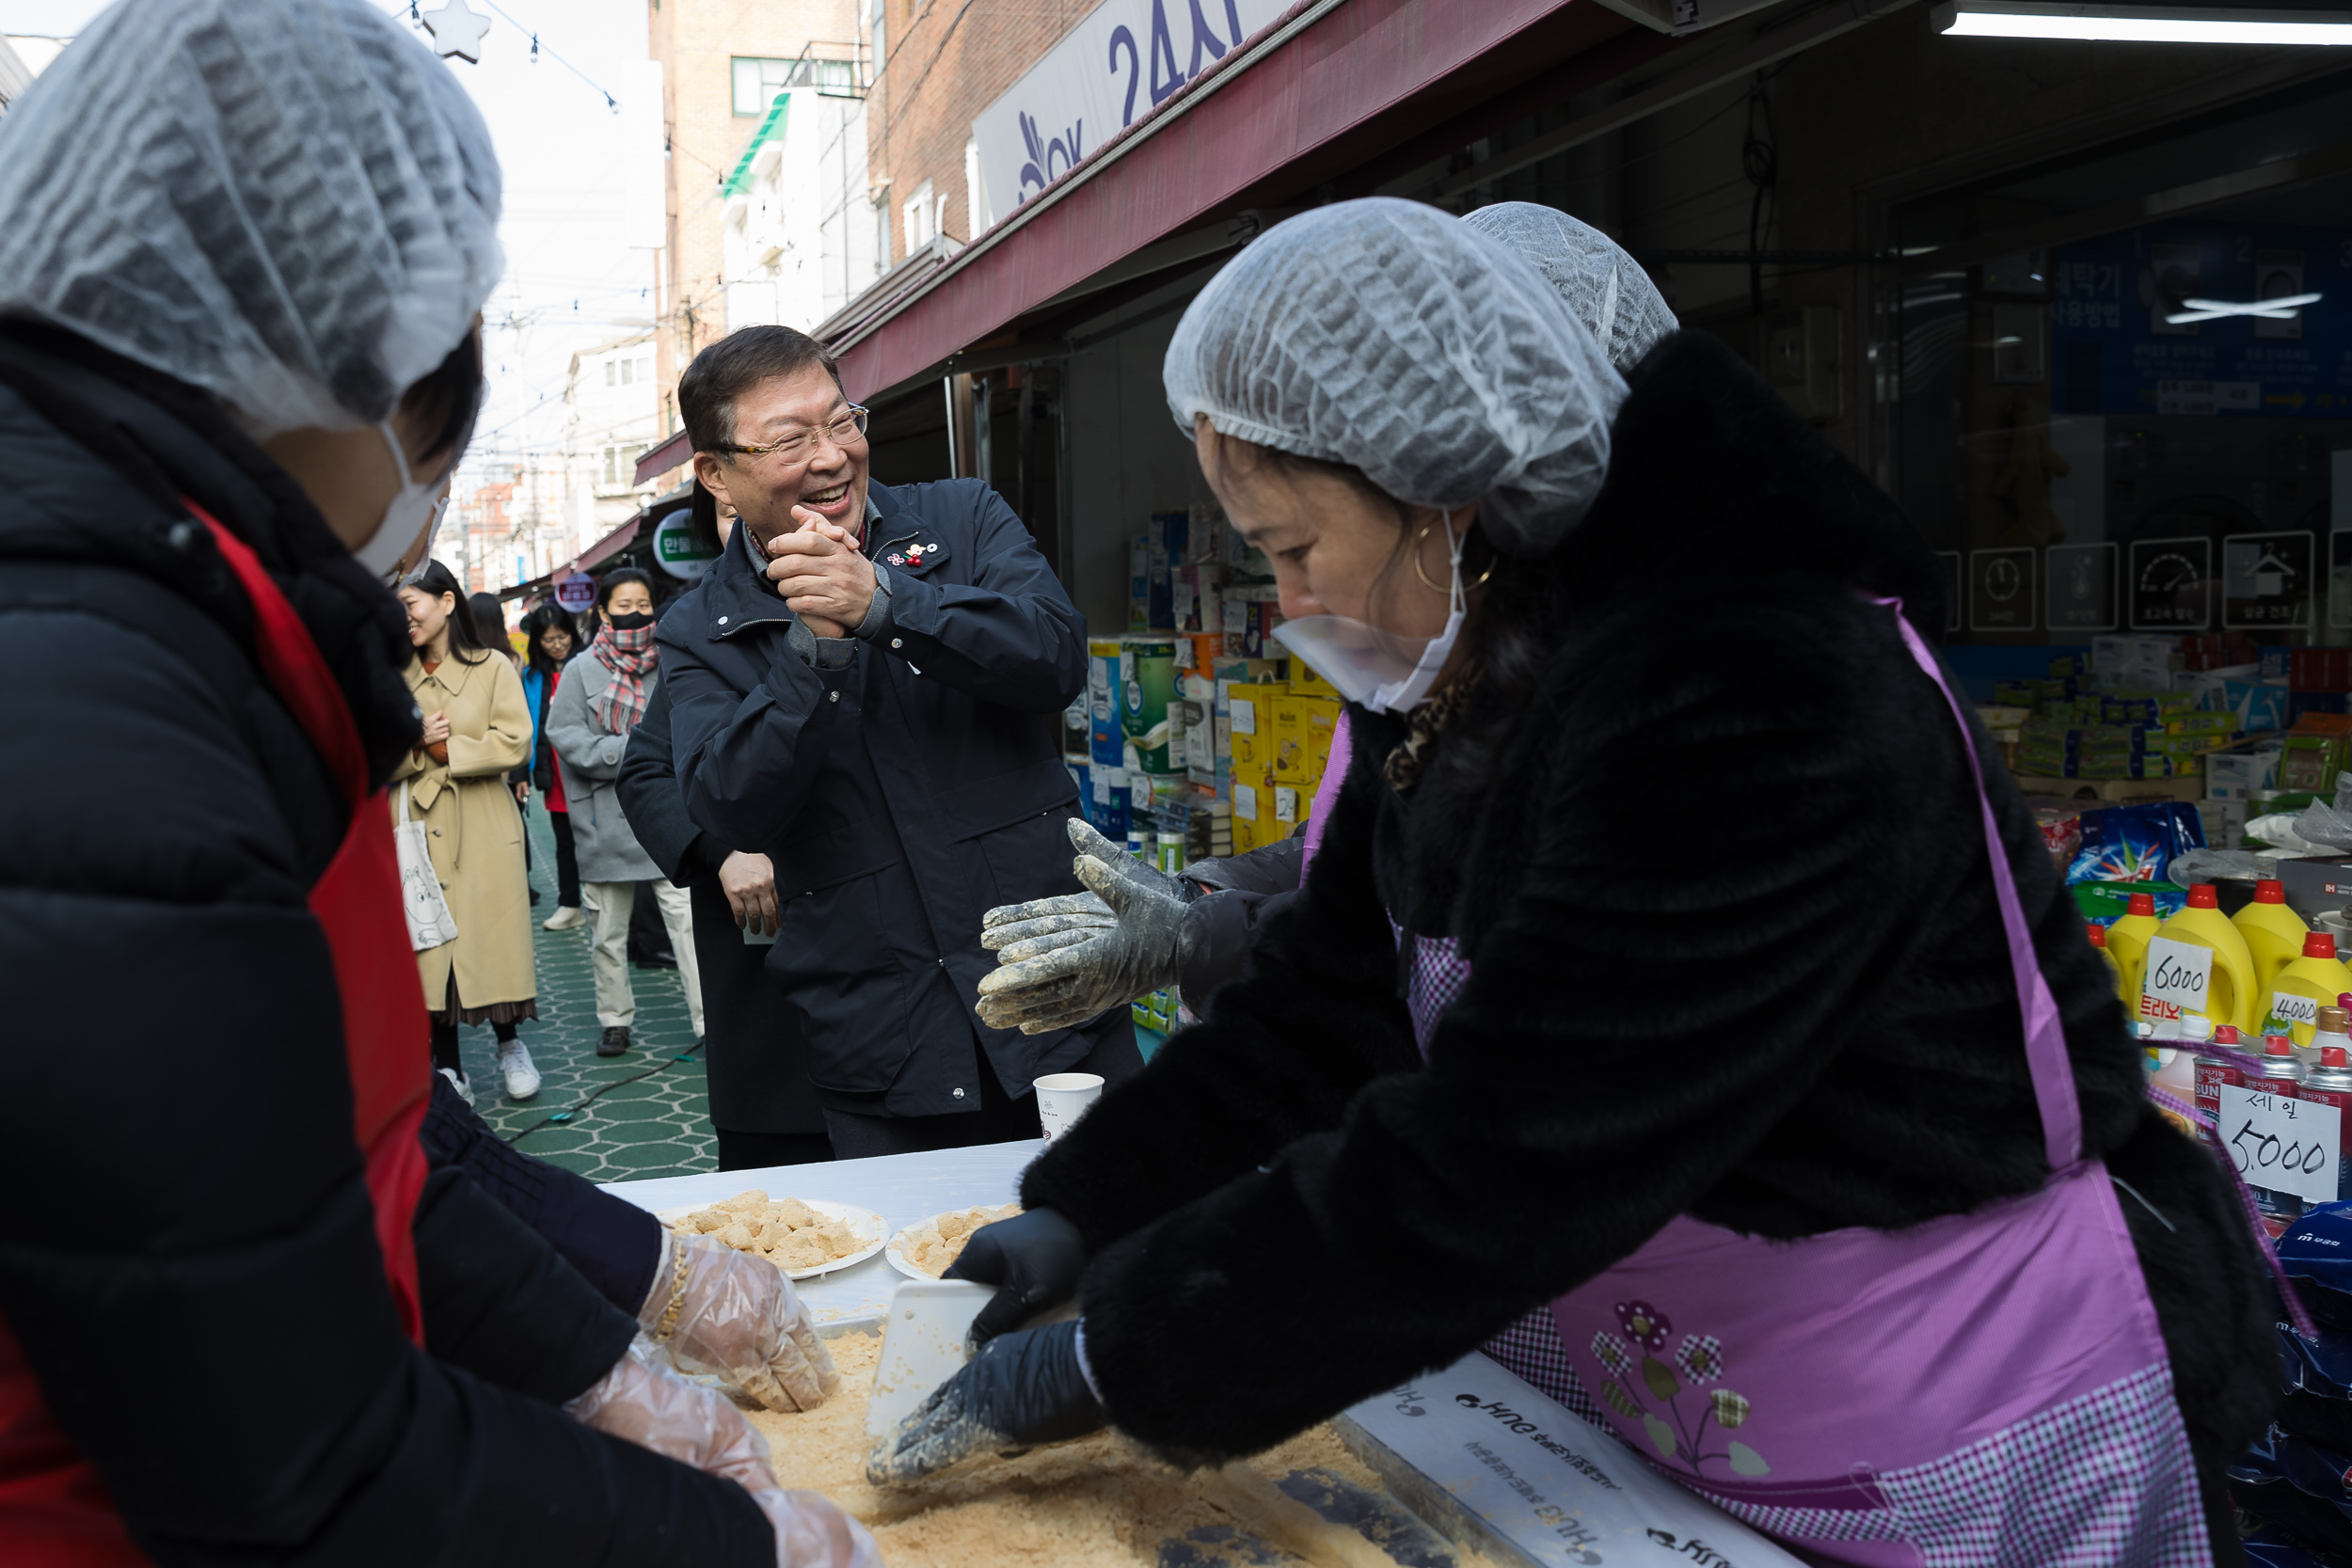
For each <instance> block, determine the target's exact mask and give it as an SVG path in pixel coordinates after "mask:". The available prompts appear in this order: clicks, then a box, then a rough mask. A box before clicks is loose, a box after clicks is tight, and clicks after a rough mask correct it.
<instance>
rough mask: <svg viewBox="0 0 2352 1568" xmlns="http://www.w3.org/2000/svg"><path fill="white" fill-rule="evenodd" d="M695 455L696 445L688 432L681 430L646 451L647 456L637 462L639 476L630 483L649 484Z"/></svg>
mask: <svg viewBox="0 0 2352 1568" xmlns="http://www.w3.org/2000/svg"><path fill="white" fill-rule="evenodd" d="M693 455H694V443H693V442H691V441H689V440H688V439H687V438H686V432H684V431H682V430H681V431H679V432H677V433H676V434H675V435H674V436H670V437H669V438H668V439H667V440H665V441H663V442H662V443H661V444H660V446H658V447H652V448H648V449H647V450H646V452H645V455H644V456H643V457H641V458H639V459H638V460H637V474H636V477H635V478H633V479H631V480H630V481H629V483H631V484H649V483H652V482H653V481H654V480H656V479H658V478H660V476H661V475H663V474H666V473H668V472H669V471H670V470H671V469H672V468H675V467H677V466H678V465H679V464H681V463H684V462H685V461H686V460H687V459H688V458H690V457H691V456H693Z"/></svg>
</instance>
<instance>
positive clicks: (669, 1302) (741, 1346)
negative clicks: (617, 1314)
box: [637, 1231, 841, 1411]
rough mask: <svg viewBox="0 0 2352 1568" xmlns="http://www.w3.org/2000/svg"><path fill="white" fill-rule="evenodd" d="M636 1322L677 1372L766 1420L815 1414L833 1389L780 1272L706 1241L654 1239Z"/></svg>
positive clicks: (813, 1335) (828, 1359) (829, 1363)
mask: <svg viewBox="0 0 2352 1568" xmlns="http://www.w3.org/2000/svg"><path fill="white" fill-rule="evenodd" d="M673 1307H675V1316H673V1315H672V1309H673ZM637 1322H638V1323H639V1324H640V1325H641V1326H642V1327H643V1328H644V1330H645V1332H646V1333H647V1334H649V1335H651V1336H652V1337H653V1338H654V1340H655V1342H656V1343H657V1344H658V1345H660V1347H661V1348H662V1350H664V1351H666V1352H667V1353H668V1354H669V1356H670V1359H671V1360H672V1361H674V1362H675V1364H676V1365H677V1368H678V1370H680V1371H683V1372H686V1373H689V1374H709V1375H713V1376H716V1377H717V1378H719V1379H720V1381H722V1382H723V1383H725V1384H727V1385H728V1386H731V1387H734V1388H736V1389H739V1390H740V1391H741V1392H742V1393H743V1394H744V1395H745V1396H746V1397H747V1398H750V1399H752V1400H755V1401H756V1402H758V1403H760V1404H762V1405H764V1406H766V1407H767V1408H768V1409H770V1410H781V1411H793V1410H814V1409H816V1408H817V1406H818V1405H820V1404H822V1403H824V1402H825V1398H826V1396H827V1395H829V1394H831V1393H833V1392H834V1390H835V1389H837V1388H839V1387H840V1386H841V1374H840V1373H839V1372H838V1371H836V1370H834V1364H833V1354H832V1353H831V1352H829V1351H828V1350H826V1349H825V1342H824V1341H823V1340H822V1339H819V1338H818V1337H817V1325H816V1323H815V1322H814V1321H812V1320H811V1319H810V1317H809V1315H808V1308H807V1307H806V1306H805V1305H804V1304H803V1302H802V1300H801V1295H800V1292H799V1291H795V1290H794V1289H793V1288H792V1281H791V1280H789V1279H787V1278H786V1277H785V1275H784V1271H783V1270H782V1269H779V1268H777V1267H776V1266H775V1265H774V1264H773V1263H771V1262H769V1261H768V1260H767V1259H764V1258H755V1257H753V1256H752V1255H751V1254H750V1253H747V1252H738V1251H736V1250H735V1249H734V1248H733V1247H731V1246H726V1245H724V1244H723V1243H719V1242H716V1241H713V1240H712V1239H711V1238H709V1237H707V1236H680V1235H678V1234H676V1233H675V1232H674V1231H665V1232H663V1239H662V1247H661V1261H660V1266H659V1267H657V1268H656V1269H655V1271H654V1281H653V1289H652V1291H649V1292H648V1293H647V1294H646V1297H645V1305H644V1307H640V1308H639V1309H638V1313H637Z"/></svg>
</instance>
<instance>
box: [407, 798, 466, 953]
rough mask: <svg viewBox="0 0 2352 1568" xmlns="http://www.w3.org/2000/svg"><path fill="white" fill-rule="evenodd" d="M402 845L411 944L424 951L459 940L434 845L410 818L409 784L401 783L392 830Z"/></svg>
mask: <svg viewBox="0 0 2352 1568" xmlns="http://www.w3.org/2000/svg"><path fill="white" fill-rule="evenodd" d="M392 837H393V839H394V840H395V841H396V842H397V844H398V845H399V847H400V902H401V907H402V909H404V910H405V911H407V914H408V945H409V946H411V947H413V948H415V949H416V950H417V951H418V952H420V953H421V952H423V951H424V950H425V949H426V948H428V947H438V946H440V945H441V944H442V943H443V942H455V941H456V940H457V920H456V917H455V916H453V915H452V914H451V913H450V912H449V900H448V899H446V898H444V897H442V896H441V879H440V877H439V876H438V875H437V873H436V872H435V871H434V869H433V846H432V844H431V842H430V841H429V840H428V839H427V837H426V836H425V831H424V824H423V823H421V822H411V821H409V820H408V784H407V781H406V780H403V781H402V782H401V785H400V822H399V824H398V825H397V826H396V827H394V828H393V830H392Z"/></svg>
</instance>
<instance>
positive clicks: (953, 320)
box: [828, 0, 1630, 398]
mask: <svg viewBox="0 0 2352 1568" xmlns="http://www.w3.org/2000/svg"><path fill="white" fill-rule="evenodd" d="M1569 6H1574V7H1575V8H1576V9H1577V10H1578V11H1580V12H1581V11H1591V12H1594V13H1597V15H1596V16H1595V22H1596V24H1597V29H1596V40H1597V38H1598V37H1601V36H1607V35H1609V34H1613V33H1614V32H1616V31H1619V30H1622V29H1623V28H1624V27H1626V26H1629V25H1630V24H1627V23H1626V22H1625V21H1624V19H1623V18H1621V17H1619V16H1617V15H1616V14H1615V13H1613V12H1610V11H1608V10H1606V9H1605V8H1602V7H1601V6H1600V5H1598V4H1597V0H1484V3H1482V4H1480V5H1476V6H1460V5H1446V6H1431V5H1427V4H1425V3H1422V0H1347V3H1345V4H1339V3H1337V0H1302V3H1301V4H1300V5H1298V6H1295V7H1293V8H1292V9H1291V11H1290V12H1289V13H1287V14H1286V15H1285V17H1284V19H1283V20H1282V21H1281V22H1279V23H1276V24H1274V25H1273V26H1271V27H1269V28H1267V29H1266V31H1265V33H1264V34H1263V36H1262V38H1261V40H1260V41H1259V42H1257V43H1256V44H1254V45H1246V46H1245V47H1244V48H1242V49H1237V50H1233V51H1232V52H1230V53H1229V54H1228V55H1226V56H1225V58H1224V60H1222V61H1220V62H1218V63H1217V65H1216V66H1214V67H1212V68H1211V69H1210V70H1209V71H1203V72H1202V73H1201V75H1200V77H1199V78H1196V80H1195V81H1194V82H1193V83H1192V84H1190V85H1189V86H1188V87H1187V88H1186V90H1185V91H1184V92H1182V93H1179V94H1177V95H1176V96H1175V97H1172V98H1170V99H1169V100H1168V101H1167V102H1166V103H1162V104H1161V105H1159V106H1158V108H1157V109H1156V110H1155V111H1154V112H1153V113H1152V114H1151V115H1148V116H1146V117H1145V118H1144V119H1140V120H1137V121H1136V123H1135V124H1133V125H1131V126H1128V127H1127V128H1125V129H1124V130H1123V131H1121V132H1120V135H1118V136H1115V137H1113V138H1112V139H1111V140H1109V141H1107V142H1105V143H1104V145H1103V146H1102V147H1101V148H1099V149H1098V150H1096V151H1095V152H1094V153H1093V154H1092V155H1091V156H1089V158H1088V159H1087V160H1086V161H1085V162H1083V163H1081V164H1080V165H1078V166H1077V167H1076V168H1073V170H1071V171H1070V172H1069V173H1068V174H1066V175H1064V176H1063V177H1062V178H1061V179H1060V180H1059V181H1057V182H1056V183H1055V184H1054V185H1052V186H1049V187H1047V188H1046V189H1045V190H1044V191H1043V192H1041V194H1040V195H1038V196H1037V197H1036V198H1032V199H1031V200H1029V201H1027V202H1025V203H1024V204H1023V205H1022V206H1021V207H1020V208H1019V209H1017V210H1016V211H1015V212H1014V214H1012V215H1011V216H1010V217H1009V218H1008V219H1007V220H1006V221H1005V222H1004V223H1002V224H999V225H998V226H997V227H996V228H995V229H993V230H990V231H989V233H988V234H987V235H985V236H983V237H982V238H981V239H980V240H979V241H978V242H977V244H975V245H972V246H970V247H969V248H967V249H966V250H964V251H963V252H962V253H961V254H960V255H958V256H957V257H956V258H955V259H954V260H953V261H950V262H948V263H947V265H946V266H945V267H943V268H941V269H940V270H939V271H938V272H937V273H936V274H935V275H933V276H932V277H931V278H930V279H929V280H927V281H926V283H925V284H924V285H923V286H922V287H920V288H918V289H916V290H914V291H910V293H909V296H908V298H907V301H906V303H905V304H904V305H903V306H902V307H901V308H900V309H898V310H896V311H895V312H892V313H891V314H889V315H888V316H887V317H886V318H885V319H881V320H876V319H875V318H873V317H870V316H869V317H866V318H864V319H863V320H860V321H858V322H857V323H855V324H854V325H850V326H849V327H848V330H846V331H843V332H842V333H841V334H840V336H839V337H838V338H837V339H836V340H835V341H832V342H831V343H829V345H828V346H830V347H832V348H833V349H834V352H835V353H836V354H838V355H839V356H840V358H841V375H842V380H843V383H844V384H845V385H846V386H847V387H848V388H849V390H850V396H852V397H861V398H863V397H871V396H873V395H874V394H875V393H877V392H879V391H882V389H884V388H889V387H893V386H896V385H898V383H900V382H902V381H905V380H907V379H908V378H910V377H912V376H915V375H918V374H920V373H922V372H925V371H927V370H929V369H930V367H932V366H934V365H937V364H938V363H940V362H941V361H943V360H945V359H946V358H947V356H950V355H951V354H953V353H955V352H956V351H957V350H958V349H960V348H962V347H964V346H965V345H967V344H969V343H972V342H974V341H977V340H979V339H982V338H986V337H988V336H990V335H992V334H993V333H995V332H998V331H1001V330H1002V329H1003V328H1004V327H1005V326H1006V325H1008V324H1009V323H1011V322H1013V321H1014V320H1015V319H1016V318H1018V317H1019V316H1020V315H1021V314H1022V313H1023V312H1024V311H1025V310H1028V309H1034V308H1035V307H1037V306H1039V305H1041V304H1042V303H1043V302H1045V301H1046V300H1049V299H1051V298H1053V297H1054V296H1055V295H1057V294H1058V293H1062V292H1063V291H1065V290H1067V289H1070V288H1073V287H1074V286H1076V285H1077V284H1079V283H1082V282H1084V281H1085V280H1086V279H1087V278H1089V277H1092V276H1093V275H1095V274H1096V273H1098V272H1101V271H1102V270H1103V269H1104V268H1105V267H1107V266H1109V265H1110V264H1111V263H1112V262H1114V261H1118V260H1119V259H1120V257H1122V256H1126V255H1129V254H1131V253H1133V252H1135V251H1136V250H1138V249H1140V248H1142V247H1143V246H1144V245H1150V244H1152V243H1153V242H1154V241H1157V240H1160V239H1164V238H1166V237H1168V235H1171V234H1174V233H1178V232H1181V231H1183V230H1185V229H1188V228H1190V227H1193V226H1195V225H1197V224H1199V223H1200V222H1201V221H1202V220H1203V219H1204V218H1205V217H1207V216H1210V215H1212V214H1216V212H1217V211H1218V210H1219V209H1220V208H1226V207H1230V206H1232V204H1233V203H1234V202H1235V201H1236V198H1240V197H1242V196H1243V195H1244V194H1245V193H1247V192H1248V190H1249V189H1250V187H1252V186H1253V185H1256V184H1259V183H1260V182H1263V181H1265V180H1267V179H1268V178H1269V177H1271V176H1273V175H1275V174H1276V173H1278V172H1279V170H1281V169H1282V168H1283V167H1284V166H1287V165H1290V164H1292V163H1294V162H1295V161H1297V160H1298V159H1300V158H1301V157H1303V156H1305V155H1307V154H1309V153H1311V152H1312V151H1314V150H1316V149H1318V148H1320V147H1323V146H1325V145H1326V144H1327V143H1330V142H1331V141H1333V140H1335V139H1336V138H1338V137H1340V136H1342V135H1344V134H1345V133H1346V132H1348V131H1349V130H1351V129H1352V128H1354V127H1356V126H1359V125H1360V124H1362V123H1363V122H1364V121H1365V120H1367V119H1372V118H1373V117H1375V116H1376V115H1380V114H1383V113H1385V112H1387V111H1390V110H1391V109H1394V108H1397V107H1399V106H1401V105H1403V104H1405V103H1407V102H1408V101H1410V100H1412V99H1413V98H1415V97H1416V96H1418V95H1420V94H1422V93H1423V92H1426V91H1428V90H1429V89H1431V88H1432V87H1438V86H1439V85H1441V84H1442V83H1444V81H1445V80H1446V78H1447V77H1448V76H1449V75H1451V74H1453V73H1454V72H1455V71H1460V70H1462V69H1463V68H1464V67H1466V66H1468V65H1470V64H1471V63H1472V62H1474V61H1477V60H1479V59H1480V58H1481V56H1484V55H1489V54H1491V53H1493V52H1495V51H1497V50H1499V49H1501V48H1502V47H1504V46H1505V45H1507V44H1508V43H1509V42H1510V41H1511V40H1512V39H1514V38H1515V37H1516V36H1517V35H1518V34H1520V33H1522V32H1524V31H1526V30H1527V29H1528V28H1530V27H1531V26H1534V24H1537V23H1539V22H1541V21H1543V20H1544V19H1545V18H1546V17H1548V16H1550V15H1552V14H1554V13H1556V12H1559V11H1561V10H1563V9H1565V8H1567V7H1569ZM829 325H830V324H829Z"/></svg>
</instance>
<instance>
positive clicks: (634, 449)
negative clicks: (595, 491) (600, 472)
mask: <svg viewBox="0 0 2352 1568" xmlns="http://www.w3.org/2000/svg"><path fill="white" fill-rule="evenodd" d="M652 450H653V449H652V447H651V446H649V445H647V444H646V443H645V442H643V441H640V442H638V443H637V444H636V445H635V446H627V447H607V448H605V449H604V479H603V481H602V484H603V487H604V488H605V489H608V490H616V489H617V490H625V489H628V488H631V487H633V486H634V485H635V484H636V483H637V460H638V459H639V458H641V457H643V456H644V455H645V453H647V452H648V451H652Z"/></svg>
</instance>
